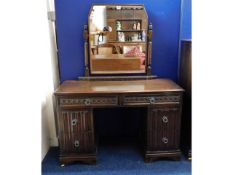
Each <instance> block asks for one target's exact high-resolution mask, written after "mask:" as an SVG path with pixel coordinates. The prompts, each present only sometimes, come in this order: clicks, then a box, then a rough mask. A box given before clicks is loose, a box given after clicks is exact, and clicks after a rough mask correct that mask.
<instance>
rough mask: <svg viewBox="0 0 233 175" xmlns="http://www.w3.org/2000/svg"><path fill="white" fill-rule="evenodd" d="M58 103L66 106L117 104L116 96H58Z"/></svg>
mask: <svg viewBox="0 0 233 175" xmlns="http://www.w3.org/2000/svg"><path fill="white" fill-rule="evenodd" d="M59 105H60V106H61V107H66V106H77V107H78V106H81V107H84V106H117V105H118V98H117V96H110V97H93V96H92V97H73V98H65V97H64V98H60V100H59Z"/></svg>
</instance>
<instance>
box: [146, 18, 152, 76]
mask: <svg viewBox="0 0 233 175" xmlns="http://www.w3.org/2000/svg"><path fill="white" fill-rule="evenodd" d="M152 28H153V27H152V24H151V23H150V24H149V29H148V36H147V40H148V52H147V53H148V55H147V58H148V64H147V75H151V63H152V61H151V60H152V33H153V31H152Z"/></svg>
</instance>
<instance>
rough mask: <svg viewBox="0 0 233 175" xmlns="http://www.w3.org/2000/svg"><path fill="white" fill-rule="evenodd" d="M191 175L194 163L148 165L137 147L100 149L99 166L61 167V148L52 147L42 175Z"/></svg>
mask: <svg viewBox="0 0 233 175" xmlns="http://www.w3.org/2000/svg"><path fill="white" fill-rule="evenodd" d="M64 174H67V175H77V174H78V175H91V174H94V175H131V174H132V175H150V174H155V175H191V162H190V161H188V160H186V159H185V158H184V157H183V158H182V159H181V161H172V160H159V161H155V162H153V163H145V162H144V160H143V156H142V154H141V153H140V151H139V150H138V148H137V147H135V146H133V145H129V144H127V145H125V144H122V145H114V146H113V145H103V146H100V147H99V149H98V159H97V164H96V165H85V164H78V163H76V164H70V165H66V166H65V167H63V168H61V167H60V166H59V163H58V149H57V148H51V149H50V151H49V152H48V154H47V155H46V157H45V158H44V160H43V162H42V175H64Z"/></svg>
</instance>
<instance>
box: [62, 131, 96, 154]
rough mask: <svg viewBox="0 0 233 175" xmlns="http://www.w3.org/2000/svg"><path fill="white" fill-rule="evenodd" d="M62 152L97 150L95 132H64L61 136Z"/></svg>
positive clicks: (90, 151) (91, 151)
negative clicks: (69, 133)
mask: <svg viewBox="0 0 233 175" xmlns="http://www.w3.org/2000/svg"><path fill="white" fill-rule="evenodd" d="M59 144H60V153H63V154H64V153H82V154H83V153H93V152H95V150H96V146H95V141H94V133H93V132H81V133H79V134H71V135H68V134H63V135H61V137H60V138H59Z"/></svg>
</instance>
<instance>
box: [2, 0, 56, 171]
mask: <svg viewBox="0 0 233 175" xmlns="http://www.w3.org/2000/svg"><path fill="white" fill-rule="evenodd" d="M2 2H3V1H0V21H1V27H0V61H1V63H0V93H1V94H0V118H1V122H0V130H1V132H0V138H1V146H0V147H1V149H0V155H1V159H0V162H1V165H2V166H1V172H3V173H2V174H4V172H7V174H24V175H32V174H33V175H36V174H41V168H40V165H41V160H42V158H43V157H44V155H45V154H46V152H47V150H48V148H49V146H50V145H56V143H55V142H56V141H54V140H53V139H54V138H55V140H56V134H55V125H54V111H53V102H52V93H53V91H54V88H55V86H56V84H57V83H58V81H57V73H56V72H57V71H56V69H55V67H56V61H55V55H56V54H54V50H56V49H55V47H54V43H51V40H50V37H53V35H50V33H49V32H50V30H49V29H51V27H50V24H49V23H48V18H47V10H48V8H47V4H46V3H47V0H43V1H32V0H20V1H10V0H9V1H4V3H3V4H2ZM55 53H56V52H55ZM51 56H52V57H51ZM51 58H52V59H51ZM55 75H56V76H55ZM51 138H52V139H51ZM12 163H14V167H13V168H12ZM15 171H16V172H15Z"/></svg>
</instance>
